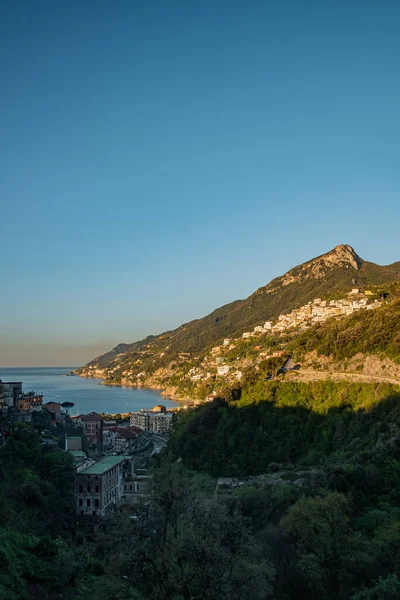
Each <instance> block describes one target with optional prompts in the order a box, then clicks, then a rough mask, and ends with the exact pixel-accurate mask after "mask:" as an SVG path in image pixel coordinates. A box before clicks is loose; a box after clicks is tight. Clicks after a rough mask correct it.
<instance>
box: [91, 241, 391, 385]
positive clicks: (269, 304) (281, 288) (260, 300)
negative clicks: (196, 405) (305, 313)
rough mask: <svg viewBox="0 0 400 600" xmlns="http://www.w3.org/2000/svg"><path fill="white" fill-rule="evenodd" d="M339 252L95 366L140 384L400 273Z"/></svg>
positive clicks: (127, 346) (112, 377) (106, 356)
mask: <svg viewBox="0 0 400 600" xmlns="http://www.w3.org/2000/svg"><path fill="white" fill-rule="evenodd" d="M336 250H337V249H335V250H333V251H332V252H331V253H328V255H329V256H330V257H331V258H332V257H333V261H332V262H330V263H329V261H328V263H329V264H328V263H325V258H326V255H323V256H322V257H318V258H317V259H314V260H312V261H309V262H307V263H304V264H303V265H300V266H298V267H295V268H294V269H292V270H291V271H289V272H288V273H287V274H286V275H284V276H282V277H278V278H276V279H274V280H273V281H271V282H270V283H269V284H268V285H267V286H265V287H262V288H260V289H258V290H257V291H256V292H255V293H254V294H252V295H251V296H249V297H248V298H246V299H245V300H237V301H235V302H231V303H230V304H227V305H225V306H222V307H220V308H218V309H217V310H215V311H213V312H212V313H211V314H209V315H207V316H205V317H203V318H201V319H197V320H195V321H191V322H190V323H185V324H184V325H181V326H180V327H178V328H177V329H175V330H173V331H168V332H165V333H163V334H161V335H159V336H149V337H147V338H146V339H144V340H141V341H138V342H135V343H133V344H120V345H119V346H117V347H116V348H114V349H113V350H111V351H110V352H108V353H107V354H104V355H102V356H100V357H98V358H96V359H94V360H93V361H91V363H89V365H92V366H94V365H96V366H98V367H100V368H106V369H112V371H110V372H109V374H108V377H107V381H108V382H109V383H118V382H120V381H121V379H123V378H124V377H125V375H124V372H125V373H126V372H130V373H132V376H131V380H132V381H133V382H136V381H137V379H136V376H137V375H138V374H139V373H141V372H145V373H146V377H148V376H151V375H152V374H153V373H154V372H155V371H156V370H157V369H160V368H166V367H169V365H170V364H171V362H173V361H178V362H179V361H181V360H182V359H181V357H180V355H181V354H182V353H187V354H188V355H187V356H186V360H191V358H193V357H194V356H199V355H201V354H204V353H205V352H206V351H209V350H210V349H211V347H212V346H215V345H216V344H219V343H221V342H222V340H223V339H224V338H225V337H238V336H240V335H241V334H242V333H243V332H244V331H245V330H251V329H252V328H253V327H254V326H255V325H260V324H262V323H263V322H265V321H266V320H273V319H276V318H277V317H278V316H279V315H280V314H281V313H289V312H291V311H292V310H293V309H295V308H299V307H300V306H303V305H304V304H307V302H310V301H312V300H313V299H314V298H316V297H330V296H333V295H334V296H335V297H337V296H338V295H340V294H341V293H347V292H348V291H349V290H350V289H351V288H352V287H353V286H354V285H357V286H362V287H364V286H376V285H381V284H385V285H387V284H389V283H390V282H391V281H394V280H395V279H396V278H397V277H398V275H399V272H400V263H394V264H393V265H389V266H384V267H382V266H379V265H375V264H374V263H369V262H366V261H362V260H361V259H360V258H359V257H357V255H355V257H356V261H357V263H358V265H359V268H358V269H357V270H356V269H355V268H354V266H353V263H352V262H346V260H345V261H344V262H343V260H342V258H340V256H339V255H338V256H337V257H336V258H335V256H336ZM339 254H340V253H339ZM351 260H352V259H351ZM316 265H317V266H318V265H319V267H318V269H319V270H320V269H323V271H324V276H323V277H321V276H318V277H317V276H316V273H315V269H316ZM321 265H322V266H321ZM318 269H317V271H318ZM288 281H290V283H288ZM183 362H185V361H183ZM114 369H115V370H114ZM169 375H171V373H169ZM167 380H168V377H167V376H166V381H167ZM168 384H169V381H168Z"/></svg>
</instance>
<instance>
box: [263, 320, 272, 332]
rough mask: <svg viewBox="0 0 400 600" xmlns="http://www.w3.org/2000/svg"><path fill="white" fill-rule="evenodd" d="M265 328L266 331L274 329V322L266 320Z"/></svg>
mask: <svg viewBox="0 0 400 600" xmlns="http://www.w3.org/2000/svg"><path fill="white" fill-rule="evenodd" d="M264 329H265V330H266V331H268V330H270V329H272V322H271V321H265V323H264Z"/></svg>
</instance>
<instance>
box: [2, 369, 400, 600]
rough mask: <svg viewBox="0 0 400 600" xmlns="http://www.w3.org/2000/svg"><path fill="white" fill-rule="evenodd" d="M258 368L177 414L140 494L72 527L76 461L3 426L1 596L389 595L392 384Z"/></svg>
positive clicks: (397, 457) (397, 585)
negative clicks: (294, 378)
mask: <svg viewBox="0 0 400 600" xmlns="http://www.w3.org/2000/svg"><path fill="white" fill-rule="evenodd" d="M270 368H275V367H274V365H272V366H271V365H269V364H267V365H264V370H263V369H261V370H260V371H259V372H257V373H254V372H252V373H248V374H247V375H246V378H245V380H244V381H243V383H242V389H241V390H238V389H236V390H227V399H226V400H225V399H223V398H220V399H217V400H215V401H214V402H212V403H208V404H206V405H203V406H201V407H199V408H198V409H195V410H191V411H181V413H180V416H176V417H175V418H174V426H173V432H172V435H171V438H170V442H169V444H168V447H167V451H166V452H165V453H164V454H162V455H158V456H157V457H156V458H155V459H154V464H153V471H152V473H153V478H152V484H151V491H150V494H149V497H148V498H143V501H142V502H140V503H139V504H137V505H136V506H135V507H125V508H122V509H121V510H118V511H115V512H111V513H110V514H109V515H108V516H107V517H106V518H105V519H102V520H100V519H96V518H95V517H93V518H80V517H79V518H78V517H76V516H75V510H74V498H73V494H74V469H73V465H72V457H70V455H69V454H68V453H64V452H63V451H59V450H54V449H49V448H47V447H45V446H43V445H42V444H41V443H40V437H39V436H38V434H37V433H36V432H35V430H34V429H33V428H31V427H28V426H26V425H18V424H15V426H14V428H13V431H12V433H11V436H10V437H9V438H8V439H7V442H6V444H5V445H4V446H3V447H2V448H1V449H0V503H1V506H0V508H1V510H0V556H1V561H0V600H19V599H21V600H31V599H34V600H36V599H39V598H48V599H49V600H55V599H56V598H58V599H59V598H60V597H62V598H64V600H72V599H74V600H75V599H76V600H164V599H168V600H203V599H204V600H247V599H248V600H253V599H254V600H268V599H269V598H271V600H272V599H275V600H320V599H321V598H324V599H326V600H395V599H397V598H398V597H399V593H400V581H399V577H400V509H399V506H400V486H399V476H400V388H399V387H396V386H391V385H388V384H355V383H347V382H341V383H333V382H329V381H328V382H321V381H318V382H312V383H310V384H304V383H288V382H276V381H272V382H271V381H267V380H266V379H265V373H266V372H268V371H269V369H270ZM224 475H225V476H228V475H229V476H237V477H238V480H237V481H236V483H235V486H236V487H235V486H234V487H230V484H229V482H228V483H226V482H225V480H222V482H221V480H220V479H218V482H216V479H215V478H221V477H222V476H224Z"/></svg>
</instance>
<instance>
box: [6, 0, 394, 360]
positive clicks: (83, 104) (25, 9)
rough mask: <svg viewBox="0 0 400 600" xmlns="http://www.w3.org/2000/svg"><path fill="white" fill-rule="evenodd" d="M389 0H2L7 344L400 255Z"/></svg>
mask: <svg viewBox="0 0 400 600" xmlns="http://www.w3.org/2000/svg"><path fill="white" fill-rule="evenodd" d="M399 30H400V5H399V3H398V2H394V1H390V2H389V1H384V0H383V1H382V2H379V3H378V2H375V1H365V0H364V1H352V2H342V1H340V0H339V1H337V2H321V1H315V2H314V1H313V2H298V1H290V0H287V1H283V2H280V3H278V2H267V1H265V0H264V1H261V0H254V1H253V2H243V1H241V2H238V1H235V0H230V1H225V0H221V1H220V2H211V1H209V0H203V1H202V2H187V1H184V0H179V1H178V0H171V1H170V2H160V1H158V0H155V1H153V2H151V3H149V2H143V1H142V2H138V1H135V0H119V1H117V2H105V1H102V0H98V1H97V2H96V3H93V2H88V1H85V0H81V1H79V2H78V1H75V0H71V1H70V2H54V1H44V0H38V1H37V2H31V1H30V0H29V1H23V0H21V1H20V2H12V1H9V2H8V1H6V0H3V2H1V3H0V48H1V51H0V72H1V74H2V76H1V81H2V93H1V95H0V140H1V161H0V170H1V177H0V205H1V206H0V208H1V212H0V214H1V221H2V227H1V253H0V273H1V281H2V284H1V294H0V319H1V322H0V330H1V332H2V335H1V339H0V365H1V364H3V365H44V364H49V365H50V364H52V365H53V364H71V365H75V364H80V363H82V362H85V361H87V360H89V359H90V358H92V357H93V356H94V355H96V354H98V353H99V352H102V351H105V350H107V349H108V348H109V347H111V346H113V345H115V344H116V343H118V342H121V341H126V342H130V341H134V340H135V339H138V338H141V337H143V336H145V335H147V334H150V333H159V332H161V331H163V330H165V329H169V328H173V327H175V326H177V325H179V324H180V323H182V322H185V321H188V320H191V319H193V318H197V317H201V316H203V315H205V314H207V313H208V312H210V311H211V310H213V309H214V308H216V307H217V306H220V305H222V304H224V303H226V302H229V301H231V300H234V299H237V298H240V297H246V296H247V295H249V294H250V293H252V292H253V291H254V290H255V289H256V288H258V287H259V286H261V285H264V284H266V283H267V282H268V281H269V280H270V279H272V278H273V277H275V276H277V275H279V274H281V273H283V272H285V271H286V270H288V269H289V268H291V267H292V266H294V265H295V264H298V263H301V262H303V261H305V260H307V259H309V258H312V257H313V256H316V255H319V254H322V253H324V252H326V251H328V250H330V249H331V248H332V247H334V246H335V245H337V244H339V243H347V244H351V245H352V246H353V247H354V248H355V249H356V251H357V252H358V253H359V254H360V255H361V256H362V257H364V258H365V259H367V260H371V261H373V262H378V263H380V264H388V263H391V262H394V261H396V260H400V245H399V242H398V239H399V237H398V230H399V226H398V224H399V221H400V202H399V183H400V169H399V139H400V119H399V110H398V107H399V106H400V80H399V77H398V73H399V72H400V38H399V36H398V31H399Z"/></svg>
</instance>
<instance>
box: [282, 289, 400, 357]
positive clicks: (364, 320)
mask: <svg viewBox="0 0 400 600" xmlns="http://www.w3.org/2000/svg"><path fill="white" fill-rule="evenodd" d="M397 289H398V288H397ZM396 296H397V297H396V298H395V299H394V300H393V302H392V303H391V304H388V305H384V306H382V307H380V308H378V309H375V310H363V311H360V312H357V313H355V314H353V315H350V316H349V317H346V318H344V319H342V320H340V321H336V320H333V319H331V320H329V321H327V322H326V323H322V324H321V325H318V326H316V327H313V328H312V329H310V330H309V331H307V332H305V333H303V334H301V335H300V336H298V337H297V338H295V339H294V341H293V342H292V343H291V344H290V345H289V350H291V351H292V352H293V353H294V356H295V358H296V360H301V358H302V357H303V356H304V355H305V354H306V353H308V352H312V351H316V352H317V355H318V356H321V355H325V356H330V357H332V358H333V359H334V360H336V361H340V360H345V359H349V358H352V357H353V356H355V355H356V354H358V353H359V352H362V353H364V354H377V355H379V356H381V357H384V358H386V357H387V358H390V359H391V360H393V361H395V362H397V363H399V364H400V293H398V294H396Z"/></svg>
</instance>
